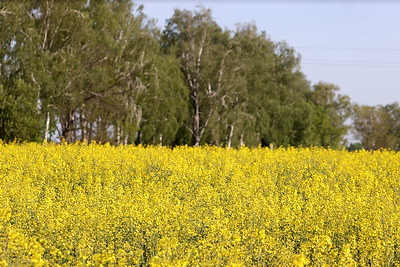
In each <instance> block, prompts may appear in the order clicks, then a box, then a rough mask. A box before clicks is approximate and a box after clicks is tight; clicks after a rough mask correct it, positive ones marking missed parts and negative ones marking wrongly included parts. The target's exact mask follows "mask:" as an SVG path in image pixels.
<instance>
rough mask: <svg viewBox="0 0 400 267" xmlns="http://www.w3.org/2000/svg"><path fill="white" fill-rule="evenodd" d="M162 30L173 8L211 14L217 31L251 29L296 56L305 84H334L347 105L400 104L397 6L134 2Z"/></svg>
mask: <svg viewBox="0 0 400 267" xmlns="http://www.w3.org/2000/svg"><path fill="white" fill-rule="evenodd" d="M134 3H135V4H143V5H144V13H145V14H147V15H148V16H149V17H150V18H154V19H156V20H157V21H158V22H157V25H158V26H159V27H163V26H164V25H165V20H166V19H168V18H170V17H171V16H172V14H173V12H174V9H175V8H180V9H189V10H194V9H195V8H196V6H197V5H199V4H201V5H203V6H204V7H206V8H210V9H211V10H212V14H213V18H214V20H215V21H216V22H217V24H218V25H219V26H221V27H222V28H227V29H230V30H234V29H236V26H235V25H236V24H237V23H249V22H250V23H255V24H256V25H257V28H258V30H259V31H260V32H261V31H265V32H266V33H267V35H268V36H269V37H270V39H271V40H272V41H274V42H278V41H286V42H287V43H288V45H289V46H291V47H293V48H294V49H295V50H296V51H297V52H298V53H299V54H300V55H301V58H302V60H301V69H302V71H303V73H304V74H305V75H306V77H307V79H308V80H309V81H310V82H311V84H315V83H317V82H319V81H324V82H329V83H334V84H336V85H337V86H339V87H340V93H341V94H345V95H348V96H350V98H351V100H352V102H354V103H357V104H364V105H386V104H390V103H393V102H395V101H397V102H400V1H334V0H331V1H316V0H315V1H310V0H308V1H302V0H300V1H299V0H298V1H295V0H291V1H289V0H286V1H278V0H275V1H274V0H269V1H261V0H258V1H256V0H250V1H244V0H235V1H223V0H216V1H210V0H208V1H207V0H206V1H205V0H198V1H195V0H189V1H183V0H181V1H179V0H178V1H169V0H164V1H163V0H140V1H134Z"/></svg>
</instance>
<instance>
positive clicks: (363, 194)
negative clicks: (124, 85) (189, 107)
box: [0, 143, 400, 266]
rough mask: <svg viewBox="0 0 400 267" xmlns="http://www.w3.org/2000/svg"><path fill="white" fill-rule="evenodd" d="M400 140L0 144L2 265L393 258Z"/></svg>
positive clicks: (376, 262) (353, 262)
mask: <svg viewBox="0 0 400 267" xmlns="http://www.w3.org/2000/svg"><path fill="white" fill-rule="evenodd" d="M399 264H400V153H396V152H392V151H387V150H381V151H375V152H368V151H358V152H346V151H336V150H330V149H323V148H286V149H284V148H280V149H276V150H273V151H272V150H270V149H268V148H254V149H250V148H245V147H242V148H240V149H224V148H217V147H208V146H205V147H196V148H193V147H186V146H182V147H175V148H173V149H171V148H166V147H141V146H118V147H114V146H110V145H107V144H106V145H99V144H86V143H80V144H73V145H67V144H61V145H56V144H35V143H26V144H15V143H12V144H0V266H20V265H23V266H110V265H116V266H139V265H145V266H365V265H370V266H395V265H399Z"/></svg>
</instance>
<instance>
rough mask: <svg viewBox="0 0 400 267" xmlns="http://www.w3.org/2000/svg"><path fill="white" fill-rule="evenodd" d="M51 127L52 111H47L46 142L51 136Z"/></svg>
mask: <svg viewBox="0 0 400 267" xmlns="http://www.w3.org/2000/svg"><path fill="white" fill-rule="evenodd" d="M49 128H50V113H49V112H47V113H46V126H45V129H44V142H47V141H48V139H49V136H50V132H49Z"/></svg>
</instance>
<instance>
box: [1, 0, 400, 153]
mask: <svg viewBox="0 0 400 267" xmlns="http://www.w3.org/2000/svg"><path fill="white" fill-rule="evenodd" d="M0 10H1V12H0V43H1V50H0V139H3V140H5V141H12V140H15V139H17V140H28V141H38V142H41V141H43V140H45V141H47V140H54V141H59V140H62V139H64V140H66V141H67V142H75V141H83V140H86V141H89V142H90V141H97V142H110V143H112V144H130V143H136V144H163V145H170V146H174V145H180V144H189V145H195V146H197V145H200V144H211V145H218V146H228V147H230V146H235V147H237V146H241V145H247V146H258V145H265V146H269V145H275V146H287V145H292V146H309V145H317V146H325V147H328V146H329V147H340V146H342V145H343V144H344V143H345V139H344V138H345V135H346V134H347V131H348V129H349V126H348V125H346V121H348V119H349V118H350V116H351V115H352V116H351V118H352V119H353V120H354V128H353V129H354V131H356V132H357V136H358V137H359V139H360V140H362V142H363V145H364V147H365V148H371V149H373V148H377V147H378V146H387V147H392V148H393V149H399V139H400V134H399V132H400V130H399V129H400V126H399V123H398V121H399V120H398V119H399V114H400V113H399V107H398V104H396V103H394V104H393V105H388V106H385V107H370V108H367V107H362V106H357V105H351V103H350V99H349V98H348V97H347V96H344V95H341V94H339V88H338V87H337V86H336V85H334V84H330V83H326V82H320V83H318V84H315V85H311V84H310V82H309V81H307V79H306V78H305V75H304V74H303V73H302V71H301V68H300V63H301V57H300V55H299V54H298V53H297V52H296V51H295V50H294V49H293V48H292V47H290V45H289V44H287V43H285V42H275V41H273V40H271V39H270V38H269V37H268V36H267V34H266V33H265V32H259V31H258V30H257V27H256V25H254V24H243V25H239V26H238V27H237V28H236V29H234V30H229V29H222V28H221V27H220V26H219V25H218V24H217V23H216V21H215V20H214V19H213V17H212V12H211V10H209V9H206V8H204V7H199V8H197V9H195V10H193V11H191V10H180V9H176V10H175V12H174V14H173V15H172V17H171V18H170V19H169V20H167V22H166V25H165V27H164V28H163V29H159V28H157V27H156V26H155V24H154V22H153V21H152V20H151V19H149V18H148V17H147V16H146V15H145V14H144V13H143V6H137V5H135V4H134V3H133V2H131V1H129V0H102V1H85V0H81V1H68V2H61V1H55V0H46V1H44V0H39V1H28V0H22V1H18V3H17V2H16V1H11V0H5V1H1V2H0ZM368 127H369V128H368ZM371 127H375V128H374V129H376V130H373V129H372V128H371ZM367 128H368V129H367ZM378 129H379V131H380V133H379V134H378V133H376V132H378ZM375 133H376V135H377V136H378V135H381V136H382V137H374V138H375V139H374V141H373V144H372V143H371V142H372V141H371V138H372V137H370V135H374V134H375ZM383 136H385V137H383ZM385 138H386V139H385ZM372 139H373V138H372ZM378 139H379V140H380V141H378ZM381 139H382V140H383V139H385V140H384V141H382V140H381Z"/></svg>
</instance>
